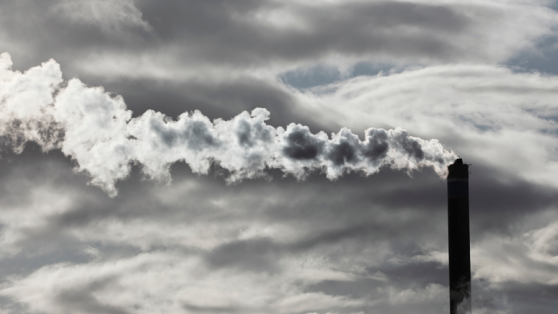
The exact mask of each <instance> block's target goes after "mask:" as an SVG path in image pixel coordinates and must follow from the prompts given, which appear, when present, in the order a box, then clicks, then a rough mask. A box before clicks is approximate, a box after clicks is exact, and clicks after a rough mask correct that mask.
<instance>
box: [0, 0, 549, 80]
mask: <svg viewBox="0 0 558 314" xmlns="http://www.w3.org/2000/svg"><path fill="white" fill-rule="evenodd" d="M79 3H80V2H78V1H54V0H52V1H36V0H34V1H33V0H23V1H18V3H17V4H14V3H12V2H10V1H4V2H3V3H2V7H3V10H2V11H1V12H0V14H2V19H1V21H2V23H3V30H4V32H3V33H4V36H3V37H4V40H3V42H4V45H0V50H2V51H10V50H14V49H17V50H26V51H27V53H26V54H22V55H21V56H19V58H20V59H19V60H18V64H21V65H22V66H23V67H24V68H25V67H29V66H32V65H34V64H37V63H38V62H41V61H43V60H44V59H47V58H51V57H54V58H55V59H57V60H60V61H62V62H63V63H64V64H65V66H66V67H67V70H66V71H67V73H69V74H70V75H71V76H74V75H80V76H83V75H85V73H84V71H83V67H84V66H87V63H88V61H84V60H80V58H76V56H79V55H81V56H83V55H89V56H94V55H96V56H98V57H100V58H101V59H102V58H103V57H108V59H107V61H108V62H109V63H110V62H111V61H109V59H110V56H120V57H121V58H122V60H126V61H129V60H131V59H133V58H127V57H136V56H137V55H138V54H141V55H144V56H149V57H147V58H144V59H143V61H138V64H137V65H140V64H142V65H148V64H152V65H154V66H155V68H158V69H166V70H169V71H172V70H173V69H176V68H182V69H188V68H211V67H215V66H216V65H221V66H224V67H227V68H235V69H236V70H244V69H246V68H252V67H266V66H268V65H269V64H284V65H286V67H287V68H288V69H292V68H293V67H294V66H296V65H297V64H298V65H300V64H306V65H308V64H316V62H319V61H320V60H321V61H326V62H328V61H331V60H328V58H330V57H331V56H340V55H344V56H345V57H346V58H347V59H348V60H351V61H352V62H358V61H362V60H368V59H370V58H374V59H377V60H384V61H386V60H387V61H393V62H396V63H399V62H403V63H414V64H416V63H424V62H433V63H439V62H459V61H473V62H486V61H488V62H501V61H505V60H506V59H508V58H509V57H511V56H513V55H514V54H515V53H517V52H519V51H520V50H522V49H523V48H525V47H524V46H525V42H528V41H530V40H534V39H535V38H538V37H541V36H543V35H545V34H547V33H549V30H548V29H547V28H548V26H547V25H552V24H553V23H555V21H554V16H553V12H552V11H551V10H549V9H547V8H545V7H543V6H530V7H529V8H528V9H526V8H524V7H523V6H522V5H520V4H510V10H504V9H502V8H500V7H497V6H492V5H490V3H488V4H486V5H483V4H479V3H476V4H470V5H467V6H464V5H461V4H455V3H445V4H439V3H425V2H421V3H412V2H390V1H379V2H378V1H375V2H369V3H362V2H349V3H343V4H332V3H330V4H320V5H315V4H303V3H297V2H288V3H281V2H276V1H235V2H234V3H229V2H225V1H211V2H207V1H197V0H196V1H175V0H165V1H158V2H157V3H153V2H151V1H135V2H131V1H101V0H98V1H96V2H95V3H92V4H91V5H83V4H79ZM95 7H97V8H98V9H95ZM111 7H115V8H113V9H110V8H111ZM60 8H64V9H60ZM103 8H104V9H103ZM91 10H93V11H95V12H94V13H95V14H91V13H90V12H88V11H91ZM481 12H482V13H481ZM273 14H279V16H282V17H283V19H277V18H274V17H273ZM281 14H282V15H281ZM517 14H519V15H520V16H522V17H524V18H525V20H528V21H529V22H530V23H533V25H532V27H523V28H520V27H519V26H518V25H515V24H514V21H515V16H516V15H517ZM285 16H286V17H289V16H290V17H291V18H292V19H294V21H290V20H288V19H287V18H285ZM274 19H275V20H278V21H275V22H274ZM21 20H25V21H26V23H18V21H21ZM495 20H497V21H500V22H501V23H499V24H494V23H493V21H495ZM274 23H279V24H281V25H276V24H274ZM298 24H301V25H300V26H297V25H298ZM499 37H501V38H504V37H505V38H509V39H508V40H502V41H500V40H499ZM23 38H25V40H22V39H23ZM60 47H64V49H60ZM147 60H149V61H147ZM146 61H147V64H146ZM89 63H90V62H89ZM105 65H106V66H107V67H112V69H113V70H115V71H116V72H119V73H120V75H124V76H129V77H134V75H133V73H125V72H126V71H121V70H120V69H118V68H114V67H113V66H112V64H105ZM139 67H142V66H141V65H140V66H139ZM139 67H136V68H135V69H134V68H132V69H131V70H132V71H135V70H137V69H138V68H139ZM103 68H104V67H103ZM282 68H283V69H284V67H282ZM99 69H100V67H97V70H96V69H95V67H94V68H90V69H89V70H91V71H93V72H94V74H95V75H96V76H99V77H105V78H109V77H111V74H109V73H103V72H102V71H98V70H99ZM150 75H151V74H150ZM106 84H107V82H106V81H105V82H103V85H106Z"/></svg>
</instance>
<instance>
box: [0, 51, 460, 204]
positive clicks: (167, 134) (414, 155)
mask: <svg viewBox="0 0 558 314" xmlns="http://www.w3.org/2000/svg"><path fill="white" fill-rule="evenodd" d="M11 66H12V61H11V58H10V55H9V54H7V53H3V54H1V55H0V100H1V103H0V141H1V143H2V146H3V147H4V149H6V148H8V149H10V150H13V151H14V152H16V153H20V152H21V151H22V150H23V148H24V146H25V143H27V142H29V141H33V142H36V143H38V144H39V145H40V146H41V147H42V148H43V150H44V151H48V150H51V149H60V150H62V152H63V153H64V154H65V155H66V156H69V157H71V158H72V159H73V160H75V161H76V162H77V166H76V171H77V172H86V173H88V174H89V175H90V176H91V178H92V183H93V184H94V185H97V186H99V187H101V188H102V189H104V190H105V191H107V192H108V193H109V194H110V195H112V196H114V195H116V193H117V191H116V188H115V183H116V182H117V181H118V180H123V179H125V178H126V177H127V176H128V175H129V173H130V170H131V166H132V165H133V164H137V165H140V166H141V169H142V171H143V173H144V174H145V175H146V176H147V177H149V178H151V179H155V180H170V172H169V169H170V166H171V165H172V164H173V163H176V162H180V161H184V162H186V163H187V164H188V165H189V166H190V167H191V169H192V171H193V172H194V173H196V174H207V173H208V172H209V170H210V167H211V165H212V164H217V165H219V166H220V167H222V168H223V169H226V170H227V171H228V172H229V175H228V176H227V178H226V180H227V181H228V182H230V183H234V182H239V181H241V180H243V179H250V178H258V177H265V176H267V174H266V172H265V171H266V169H272V168H275V169H281V170H282V171H283V172H284V173H285V174H287V175H293V176H295V177H296V178H298V179H304V178H305V177H306V176H307V175H308V174H309V173H310V172H312V171H323V172H325V174H326V176H327V177H328V178H329V179H332V180H333V179H336V178H338V177H340V176H342V175H343V174H344V173H348V172H361V173H363V174H365V175H371V174H374V173H376V172H378V171H379V169H380V168H382V167H391V168H393V169H401V170H406V171H412V170H415V169H418V168H421V167H432V168H433V169H434V170H435V171H436V172H437V173H438V174H439V175H440V176H441V177H444V176H446V171H447V169H446V166H447V165H448V164H450V163H451V162H453V161H454V160H455V159H456V155H455V154H454V153H453V152H452V151H450V150H447V149H444V147H443V146H442V145H441V144H440V143H439V141H438V140H436V139H431V140H424V139H421V138H418V137H414V136H410V135H409V134H408V133H407V132H406V131H405V130H404V129H401V128H396V129H392V130H384V129H376V128H370V129H367V130H366V131H365V134H364V140H360V139H359V137H358V136H357V135H355V134H353V133H352V132H351V130H349V129H347V128H342V129H341V130H340V131H339V132H338V133H332V134H331V136H328V135H327V134H326V133H324V132H319V133H317V134H313V133H312V132H310V129H309V128H308V127H307V126H303V125H300V124H294V123H291V124H289V125H288V126H287V127H286V128H283V127H277V128H275V127H273V126H270V125H267V124H266V120H268V119H269V114H270V113H269V111H268V110H266V109H263V108H256V109H254V110H253V111H252V112H251V113H248V112H242V113H240V114H239V115H237V116H236V117H234V118H232V119H231V120H222V119H216V120H214V121H210V119H209V118H207V117H206V116H204V115H203V114H202V113H201V112H199V111H194V112H193V113H188V112H186V113H183V114H182V115H180V116H179V117H178V118H177V119H176V120H174V119H172V118H170V117H168V116H166V115H164V114H162V113H160V112H155V111H153V110H148V111H147V112H145V113H144V114H143V115H141V116H139V117H136V118H132V112H131V111H130V110H127V108H126V105H125V103H124V100H123V99H122V97H120V96H116V97H113V96H111V95H110V94H109V93H107V92H105V91H104V89H103V88H102V87H88V86H86V85H85V84H84V83H82V82H81V81H80V80H78V79H71V80H69V81H67V82H65V81H64V80H63V79H62V72H61V70H60V66H59V64H58V63H56V62H55V61H54V60H49V61H47V62H45V63H43V64H41V65H40V66H37V67H33V68H31V69H29V70H28V71H26V72H24V73H21V72H18V71H12V70H11Z"/></svg>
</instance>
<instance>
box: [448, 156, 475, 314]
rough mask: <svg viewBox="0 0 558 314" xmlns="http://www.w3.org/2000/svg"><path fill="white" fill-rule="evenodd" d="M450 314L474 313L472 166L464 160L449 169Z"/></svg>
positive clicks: (456, 161) (458, 161)
mask: <svg viewBox="0 0 558 314" xmlns="http://www.w3.org/2000/svg"><path fill="white" fill-rule="evenodd" d="M448 170H449V174H448V235H449V273H450V313H451V314H457V313H459V314H466V313H471V252H470V244H469V243H470V240H469V165H467V164H463V160H462V159H461V158H459V159H457V160H455V162H454V163H453V164H452V165H449V166H448Z"/></svg>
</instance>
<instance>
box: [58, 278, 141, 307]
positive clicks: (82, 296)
mask: <svg viewBox="0 0 558 314" xmlns="http://www.w3.org/2000/svg"><path fill="white" fill-rule="evenodd" d="M117 280H118V278H117V277H107V278H102V279H100V280H95V281H92V282H90V283H88V284H86V285H84V286H82V287H76V286H74V287H71V289H68V290H65V291H60V292H58V294H57V295H56V298H55V300H56V302H58V303H59V306H60V308H61V309H62V310H64V311H71V312H73V313H76V312H77V313H103V314H105V313H106V314H128V313H130V312H129V311H128V310H126V309H124V308H122V307H119V306H114V305H109V304H105V303H104V302H103V301H100V300H98V299H97V297H95V295H94V293H95V292H96V291H98V290H102V289H103V288H104V287H106V286H107V285H114V284H116V282H117Z"/></svg>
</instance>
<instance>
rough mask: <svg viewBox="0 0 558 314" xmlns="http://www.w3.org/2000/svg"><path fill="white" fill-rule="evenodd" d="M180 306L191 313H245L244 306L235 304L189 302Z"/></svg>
mask: <svg viewBox="0 0 558 314" xmlns="http://www.w3.org/2000/svg"><path fill="white" fill-rule="evenodd" d="M182 307H183V308H184V309H185V310H187V311H188V312H191V313H238V312H242V313H246V312H247V311H249V310H248V309H246V308H242V307H235V306H200V305H194V304H189V303H184V304H182Z"/></svg>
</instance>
